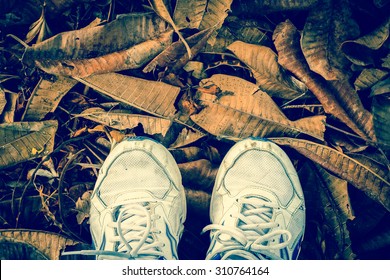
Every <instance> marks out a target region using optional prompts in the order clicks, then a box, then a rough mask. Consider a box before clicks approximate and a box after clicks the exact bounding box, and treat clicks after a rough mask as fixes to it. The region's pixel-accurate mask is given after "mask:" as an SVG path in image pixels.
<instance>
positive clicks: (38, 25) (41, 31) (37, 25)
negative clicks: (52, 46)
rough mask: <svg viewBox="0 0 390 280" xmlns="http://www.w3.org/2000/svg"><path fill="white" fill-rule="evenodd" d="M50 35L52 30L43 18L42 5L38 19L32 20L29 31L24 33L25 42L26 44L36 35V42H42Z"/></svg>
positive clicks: (43, 10) (43, 8)
mask: <svg viewBox="0 0 390 280" xmlns="http://www.w3.org/2000/svg"><path fill="white" fill-rule="evenodd" d="M50 36H52V32H51V30H50V28H49V25H47V22H46V18H45V7H42V13H41V16H40V17H39V19H38V20H37V21H35V22H33V23H32V24H31V25H30V28H29V31H28V33H27V35H26V40H25V42H26V43H27V44H28V43H30V42H31V41H32V40H34V38H35V37H37V40H36V42H37V43H39V42H42V41H43V40H45V39H46V38H48V37H50Z"/></svg>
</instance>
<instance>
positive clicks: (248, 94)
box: [191, 74, 325, 140]
mask: <svg viewBox="0 0 390 280" xmlns="http://www.w3.org/2000/svg"><path fill="white" fill-rule="evenodd" d="M200 86H201V88H200V89H199V90H198V93H199V97H198V98H199V101H200V104H201V105H202V106H205V108H204V109H202V110H201V111H200V112H199V113H198V114H196V115H192V116H191V119H192V120H193V121H194V122H195V123H196V124H197V125H199V126H200V127H202V128H203V129H205V130H206V131H208V132H210V133H211V134H214V135H216V136H218V137H225V138H230V139H234V140H238V139H242V138H247V137H249V136H255V137H271V136H281V135H285V136H286V135H290V136H297V135H299V134H301V133H304V134H307V135H310V136H312V137H314V138H317V139H323V137H324V131H325V124H324V122H325V116H315V117H309V118H303V119H300V120H297V121H290V120H289V119H287V117H286V116H285V115H284V114H283V112H282V111H281V110H280V109H279V107H278V106H277V105H276V104H275V102H274V101H273V100H272V99H271V97H270V96H268V95H267V94H266V93H265V92H263V91H261V90H259V87H258V86H256V85H255V84H252V83H250V82H248V81H246V80H244V79H241V78H238V77H234V76H227V75H221V74H218V75H214V76H212V77H211V78H210V79H204V80H202V81H201V84H200ZM212 86H216V87H217V88H218V89H219V91H220V92H219V93H217V95H211V94H208V93H202V88H204V89H206V90H205V91H206V92H207V89H208V88H210V87H212Z"/></svg>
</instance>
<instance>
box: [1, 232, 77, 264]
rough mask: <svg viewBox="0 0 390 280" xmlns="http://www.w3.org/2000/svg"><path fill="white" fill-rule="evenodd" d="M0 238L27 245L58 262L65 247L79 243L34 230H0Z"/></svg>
mask: <svg viewBox="0 0 390 280" xmlns="http://www.w3.org/2000/svg"><path fill="white" fill-rule="evenodd" d="M0 236H4V237H7V238H12V239H15V240H18V241H20V242H24V243H27V244H29V245H31V246H33V247H35V248H36V249H38V250H39V251H40V252H42V253H43V254H44V255H45V256H46V257H47V258H48V259H51V260H58V259H59V258H60V254H61V252H62V251H63V250H64V249H65V248H66V247H67V246H74V245H77V244H79V243H80V242H79V241H76V240H73V239H69V238H67V237H64V236H62V235H59V234H56V233H50V232H45V231H34V230H20V229H15V230H0Z"/></svg>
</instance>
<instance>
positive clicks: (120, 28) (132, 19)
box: [24, 13, 166, 72]
mask: <svg viewBox="0 0 390 280" xmlns="http://www.w3.org/2000/svg"><path fill="white" fill-rule="evenodd" d="M165 31H166V28H165V23H164V21H162V20H161V19H160V18H158V17H156V16H154V15H153V14H150V13H145V14H128V15H124V16H121V17H118V19H116V20H114V21H112V22H110V23H108V24H106V25H103V26H95V27H91V28H86V29H81V30H75V31H68V32H64V33H60V34H57V35H56V36H54V37H52V38H50V39H48V40H45V41H43V42H41V43H38V44H36V45H34V46H32V47H28V48H27V49H26V51H25V55H24V62H25V63H27V64H36V65H38V66H39V67H42V68H44V69H48V70H50V69H51V70H55V68H56V66H57V67H58V68H60V69H59V70H64V69H65V68H66V67H67V65H68V67H67V68H69V70H71V69H72V68H73V67H75V66H72V65H71V62H74V63H76V62H77V61H79V60H83V59H92V58H98V57H102V56H104V55H107V54H110V53H116V52H119V53H120V57H121V58H124V59H126V57H127V56H126V51H125V50H127V49H131V47H133V46H135V45H137V44H140V43H142V42H145V41H148V40H153V39H155V38H157V37H158V36H160V35H161V34H162V33H163V32H165ZM107 46H109V47H107ZM105 59H108V57H105ZM123 62H124V63H125V62H126V61H123ZM61 63H63V64H61ZM60 65H61V66H63V69H61V67H60ZM77 66H78V65H77ZM95 66H96V65H95ZM64 67H65V68H64ZM86 67H88V66H86ZM110 67H111V68H112V66H110ZM79 68H80V69H81V65H80V66H79ZM85 71H87V72H88V71H91V69H89V70H88V69H85Z"/></svg>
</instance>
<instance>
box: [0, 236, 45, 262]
mask: <svg viewBox="0 0 390 280" xmlns="http://www.w3.org/2000/svg"><path fill="white" fill-rule="evenodd" d="M47 259H48V258H47V256H45V255H44V254H43V253H42V252H40V251H39V250H38V249H37V248H35V247H34V246H31V245H30V244H27V243H25V242H21V241H19V240H16V239H13V238H7V237H3V236H0V260H47Z"/></svg>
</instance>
